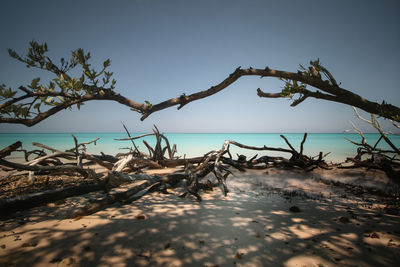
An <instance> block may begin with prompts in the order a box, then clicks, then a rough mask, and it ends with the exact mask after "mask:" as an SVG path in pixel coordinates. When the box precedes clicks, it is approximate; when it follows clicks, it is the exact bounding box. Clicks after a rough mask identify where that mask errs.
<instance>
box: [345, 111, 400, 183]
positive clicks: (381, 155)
mask: <svg viewBox="0 0 400 267" xmlns="http://www.w3.org/2000/svg"><path fill="white" fill-rule="evenodd" d="M353 109H354V112H355V114H356V116H357V117H358V118H359V119H360V120H362V121H364V122H367V123H368V124H370V125H372V126H373V127H374V128H375V129H376V130H377V131H378V132H379V134H380V137H379V139H378V140H377V141H376V143H375V144H374V145H370V144H368V142H367V140H366V138H365V135H364V133H363V132H362V131H361V130H360V129H358V128H357V127H356V126H355V125H354V124H353V123H351V124H352V127H353V130H354V131H355V132H356V133H358V134H359V135H360V137H361V142H355V141H352V140H350V139H348V138H346V140H347V141H348V142H350V143H352V144H353V145H356V146H357V154H356V156H355V157H353V158H347V159H346V162H347V163H351V164H352V165H344V166H343V165H342V166H339V168H342V169H348V168H360V167H364V168H367V169H379V170H383V171H384V172H385V173H386V175H387V176H388V177H389V178H390V179H392V181H394V182H396V183H398V184H400V159H399V157H400V149H399V148H397V147H396V146H395V145H394V144H393V143H392V142H391V141H390V138H389V134H388V133H386V132H384V131H383V130H382V128H381V126H380V125H379V123H378V121H377V120H376V118H375V116H374V115H373V114H371V120H367V119H365V118H363V117H361V116H360V114H359V113H358V112H357V109H355V108H354V107H353ZM393 124H394V125H395V126H396V124H395V123H394V122H393ZM396 127H397V126H396ZM382 140H384V141H385V142H386V143H387V144H388V145H389V147H390V148H391V149H381V148H378V144H379V143H380V142H381V141H382Z"/></svg>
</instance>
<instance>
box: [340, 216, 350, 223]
mask: <svg viewBox="0 0 400 267" xmlns="http://www.w3.org/2000/svg"><path fill="white" fill-rule="evenodd" d="M339 222H341V223H349V222H350V220H349V218H347V217H346V216H340V217H339Z"/></svg>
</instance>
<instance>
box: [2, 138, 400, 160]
mask: <svg viewBox="0 0 400 267" xmlns="http://www.w3.org/2000/svg"><path fill="white" fill-rule="evenodd" d="M73 134H74V135H75V136H76V137H77V138H78V142H89V141H91V140H93V139H95V138H97V137H99V138H100V139H99V140H98V141H97V142H96V145H94V144H91V145H88V146H87V151H88V152H89V153H93V154H99V153H100V152H104V153H106V154H112V155H115V154H117V153H121V152H127V151H128V150H126V149H124V148H128V147H132V143H131V142H130V141H116V140H114V139H116V138H125V137H127V135H126V133H73ZM131 135H132V136H137V135H140V133H132V134H131ZM284 135H285V136H286V138H287V139H288V140H289V142H290V143H291V144H292V145H293V146H294V147H295V148H296V149H298V148H299V146H300V143H301V140H302V138H303V134H300V133H298V134H297V133H288V134H284ZM165 136H166V137H167V138H168V139H169V142H170V144H171V146H172V145H173V144H176V145H177V150H178V153H177V155H178V156H181V157H184V156H185V157H186V158H188V157H195V156H202V155H203V154H205V153H207V152H209V151H211V150H217V149H220V148H221V147H222V144H223V143H224V141H225V140H227V139H228V140H232V141H236V142H239V143H242V144H245V145H249V146H263V145H266V146H269V147H281V148H288V147H287V145H286V143H285V141H284V140H283V139H282V138H281V137H280V134H278V133H199V134H197V133H165ZM365 136H366V139H367V141H368V143H370V144H372V145H373V144H375V142H376V141H377V140H378V138H379V134H365ZM345 137H346V138H348V139H350V140H353V141H356V142H360V141H361V137H360V136H359V135H358V134H353V133H332V134H329V133H311V134H308V137H307V140H306V142H305V144H304V154H306V155H310V156H316V155H318V154H319V152H320V151H322V152H323V153H324V154H325V153H327V152H331V153H330V154H329V155H328V157H327V158H326V160H328V161H333V162H341V161H344V160H345V159H346V157H353V156H354V155H355V154H356V146H355V145H353V144H351V143H349V142H348V141H346V140H345ZM390 139H391V140H392V142H393V143H394V144H395V145H396V146H397V147H400V135H390ZM142 140H146V141H147V142H148V143H149V144H150V145H154V144H155V138H154V137H153V136H149V137H145V138H143V139H139V140H136V141H135V144H136V145H137V146H138V147H139V149H140V150H142V151H144V152H146V153H147V148H146V147H145V145H144V144H143V142H142ZM16 141H21V142H22V143H23V148H24V149H27V150H32V149H37V147H34V146H32V142H37V143H41V144H45V145H48V146H51V147H54V148H56V149H59V150H66V149H70V148H73V147H74V140H73V138H72V136H71V134H70V133H41V134H37V133H35V134H33V133H13V134H10V133H6V134H5V133H2V134H0V148H4V147H5V146H8V145H10V144H12V143H14V142H16ZM378 147H380V148H385V149H388V148H389V146H388V145H387V144H386V143H385V142H384V141H383V140H381V142H380V143H379V145H378ZM230 150H231V153H232V155H236V153H238V154H244V155H246V156H248V157H251V156H254V155H255V154H258V156H261V155H270V156H278V155H280V156H285V155H286V156H287V157H288V156H290V154H289V155H288V154H287V153H286V154H285V153H280V152H271V151H251V150H246V149H241V148H237V147H234V146H231V149H230ZM13 155H14V156H17V157H18V156H22V152H15V153H14V154H13Z"/></svg>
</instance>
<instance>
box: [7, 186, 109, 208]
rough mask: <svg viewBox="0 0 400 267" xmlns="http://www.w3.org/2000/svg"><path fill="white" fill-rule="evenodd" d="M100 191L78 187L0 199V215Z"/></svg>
mask: <svg viewBox="0 0 400 267" xmlns="http://www.w3.org/2000/svg"><path fill="white" fill-rule="evenodd" d="M102 189H103V188H102V187H101V186H100V185H98V184H91V185H79V186H70V187H65V188H57V189H53V190H46V191H42V192H37V193H32V194H28V195H23V196H17V197H14V198H10V199H0V214H1V216H7V215H9V214H11V213H13V212H16V211H20V210H26V209H30V208H33V207H37V206H40V205H43V204H47V203H51V202H55V201H58V200H62V199H65V198H68V197H72V196H79V195H83V194H87V193H90V192H93V191H99V190H102Z"/></svg>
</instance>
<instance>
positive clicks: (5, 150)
mask: <svg viewBox="0 0 400 267" xmlns="http://www.w3.org/2000/svg"><path fill="white" fill-rule="evenodd" d="M21 146H22V143H21V141H17V142H15V143H14V144H12V145H9V146H8V147H5V148H3V149H2V150H1V151H0V159H2V158H5V157H7V156H9V155H10V154H11V153H12V152H14V151H16V150H17V149H18V148H20V147H21Z"/></svg>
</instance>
